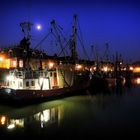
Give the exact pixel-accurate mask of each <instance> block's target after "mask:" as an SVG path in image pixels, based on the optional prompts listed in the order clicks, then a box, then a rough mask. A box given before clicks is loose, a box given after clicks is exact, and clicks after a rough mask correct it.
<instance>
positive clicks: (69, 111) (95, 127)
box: [0, 86, 140, 137]
mask: <svg viewBox="0 0 140 140" xmlns="http://www.w3.org/2000/svg"><path fill="white" fill-rule="evenodd" d="M119 90H120V89H119ZM139 91H140V87H139V86H138V87H137V86H134V87H132V88H131V90H129V89H128V88H127V87H122V89H121V90H120V93H121V94H118V93H117V92H116V91H112V93H110V94H107V93H106V94H103V93H102V94H96V95H94V94H93V95H90V94H88V95H83V96H73V97H68V98H64V99H61V100H56V101H50V102H45V103H42V104H37V105H32V106H28V107H23V108H12V107H6V106H0V136H3V135H5V136H6V135H10V136H11V135H16V136H17V135H19V136H26V135H33V136H47V137H49V136H51V137H52V136H55V137H56V136H65V137H69V136H74V137H75V136H79V137H83V136H93V137H95V136H97V137H100V136H110V135H114V134H115V136H119V135H121V134H125V135H126V134H127V135H130V134H132V135H134V134H139V130H140V112H139V110H140V93H139ZM120 95H121V96H120Z"/></svg>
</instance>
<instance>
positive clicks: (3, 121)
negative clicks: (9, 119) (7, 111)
mask: <svg viewBox="0 0 140 140" xmlns="http://www.w3.org/2000/svg"><path fill="white" fill-rule="evenodd" d="M5 122H6V117H5V116H2V117H1V119H0V123H1V124H2V125H4V124H5Z"/></svg>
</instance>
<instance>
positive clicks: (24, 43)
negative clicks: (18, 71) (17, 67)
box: [20, 22, 33, 68]
mask: <svg viewBox="0 0 140 140" xmlns="http://www.w3.org/2000/svg"><path fill="white" fill-rule="evenodd" d="M32 25H33V24H32V23H30V22H22V23H20V26H21V28H22V32H23V34H24V38H23V39H22V40H21V41H20V46H21V47H22V49H23V68H25V67H27V68H29V49H30V38H31V35H30V31H31V26H32Z"/></svg>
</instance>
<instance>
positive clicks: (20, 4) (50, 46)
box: [0, 0, 140, 62]
mask: <svg viewBox="0 0 140 140" xmlns="http://www.w3.org/2000/svg"><path fill="white" fill-rule="evenodd" d="M75 1H76V2H75ZM74 14H77V16H78V21H79V24H80V29H81V32H82V36H83V43H84V46H85V49H86V50H87V53H88V55H89V57H91V46H92V45H94V46H96V48H98V49H97V50H98V52H99V54H100V56H101V57H102V55H103V54H104V52H105V43H107V42H108V43H109V52H110V55H111V56H112V55H113V54H115V52H118V53H121V54H122V56H123V58H124V60H125V61H126V62H129V61H136V60H140V54H139V53H140V2H138V1H136V0H124V1H123V0H92V1H91V0H81V1H80V0H0V47H3V46H10V45H14V44H18V43H19V42H20V40H21V39H22V37H23V34H22V32H21V28H20V26H19V24H20V22H24V21H30V22H32V23H33V24H34V25H33V27H32V32H31V35H32V42H31V43H32V44H31V47H33V48H34V47H35V46H36V45H37V44H38V43H39V42H40V40H41V39H43V38H44V36H45V35H46V34H47V33H48V31H49V28H50V22H51V20H53V19H55V20H56V22H57V23H58V25H59V26H60V27H62V28H63V32H64V35H65V36H66V38H67V39H68V38H69V37H70V34H71V31H72V25H73V15H74ZM37 24H41V25H42V30H40V31H38V30H36V28H35V26H36V25H37ZM77 47H78V53H79V56H80V57H81V58H82V57H83V58H84V57H85V56H84V54H82V51H81V50H80V47H81V46H80V43H79V44H78V41H77ZM40 48H41V49H44V50H45V51H46V53H48V54H53V53H55V51H56V50H57V49H58V48H59V46H58V45H56V41H54V39H53V37H49V38H48V39H46V40H45V41H44V42H42V44H41V45H40ZM56 48H57V49H56Z"/></svg>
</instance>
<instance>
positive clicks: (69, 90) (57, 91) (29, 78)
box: [0, 16, 91, 103]
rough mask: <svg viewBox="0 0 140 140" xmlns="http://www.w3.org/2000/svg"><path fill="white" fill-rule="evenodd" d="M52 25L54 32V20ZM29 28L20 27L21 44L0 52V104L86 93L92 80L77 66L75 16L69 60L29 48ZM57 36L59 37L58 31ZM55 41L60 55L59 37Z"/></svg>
mask: <svg viewBox="0 0 140 140" xmlns="http://www.w3.org/2000/svg"><path fill="white" fill-rule="evenodd" d="M51 24H52V25H53V27H54V29H55V30H56V25H55V21H54V20H53V21H52V22H51ZM31 25H32V24H31V23H30V22H23V23H21V24H20V26H21V28H22V31H23V33H24V38H23V39H22V40H21V41H20V44H19V45H18V46H15V47H14V48H8V49H7V50H6V51H1V52H0V56H1V58H0V60H1V61H4V62H3V64H5V65H6V66H5V67H6V68H7V69H6V70H5V71H4V72H3V73H1V74H2V75H3V74H4V77H5V78H4V82H3V83H2V84H1V89H0V102H6V103H8V102H9V103H10V102H12V103H14V102H16V103H17V102H18V103H27V102H28V103H32V102H36V101H43V100H48V99H49V100H50V99H56V98H58V97H62V96H67V95H68V96H69V95H73V94H76V93H77V92H83V91H84V90H86V89H87V88H88V87H89V86H90V81H91V79H90V77H89V73H90V72H89V69H88V68H87V67H86V69H85V67H82V64H78V63H76V60H77V53H76V43H75V39H76V35H75V34H76V16H74V27H73V35H72V39H71V40H72V41H71V56H63V57H60V56H57V55H54V56H48V55H46V54H45V52H43V51H40V50H37V49H35V48H34V49H33V48H31V47H30V34H29V31H30V28H31V27H30V26H31ZM51 32H52V29H51ZM56 33H57V35H58V32H57V31H56ZM58 39H59V43H60V46H61V48H62V51H63V49H64V47H63V46H62V42H61V40H60V36H59V35H58ZM4 59H5V60H4ZM5 62H7V63H5ZM8 64H9V65H8Z"/></svg>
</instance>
